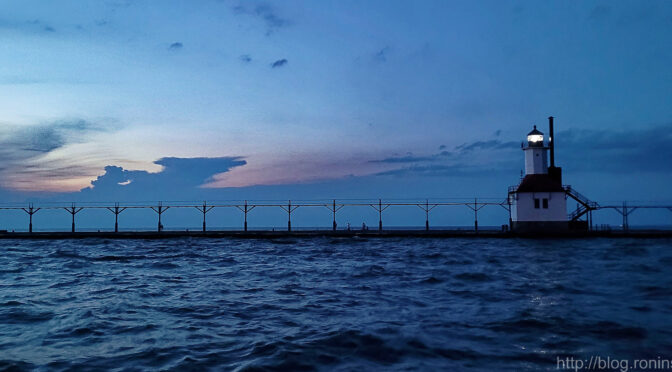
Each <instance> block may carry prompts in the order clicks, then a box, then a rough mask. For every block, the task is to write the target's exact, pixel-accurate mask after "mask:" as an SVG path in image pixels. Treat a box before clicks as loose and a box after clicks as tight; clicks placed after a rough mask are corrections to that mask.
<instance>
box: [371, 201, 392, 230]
mask: <svg viewBox="0 0 672 372" xmlns="http://www.w3.org/2000/svg"><path fill="white" fill-rule="evenodd" d="M369 205H370V206H371V207H372V208H373V209H375V210H376V212H378V231H383V211H384V210H386V209H387V208H388V207H389V206H390V204H386V205H385V206H384V207H383V201H382V200H381V199H378V204H369Z"/></svg>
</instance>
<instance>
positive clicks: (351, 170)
mask: <svg viewBox="0 0 672 372" xmlns="http://www.w3.org/2000/svg"><path fill="white" fill-rule="evenodd" d="M0 6H1V7H2V9H3V11H2V12H1V13H0V198H2V199H4V201H3V203H4V205H15V204H21V205H23V204H25V203H27V202H29V201H34V202H36V203H38V202H57V201H58V202H71V201H75V202H83V201H90V202H93V201H97V202H113V201H119V202H126V201H134V202H140V201H151V202H156V201H160V200H162V201H164V202H168V201H171V200H204V199H207V200H243V199H248V200H257V199H278V200H285V199H333V198H336V199H346V198H365V199H378V198H387V199H420V200H424V199H425V198H434V199H438V198H443V199H448V198H467V199H473V198H474V197H479V198H492V199H493V200H494V199H502V200H503V199H504V198H505V197H506V191H507V187H508V186H510V185H515V184H516V183H517V182H519V180H520V171H521V169H522V168H523V154H522V151H520V142H521V141H522V140H523V139H524V138H525V135H526V134H527V132H529V131H530V130H531V128H532V125H538V126H539V128H540V129H541V130H542V131H544V132H547V130H546V128H547V117H548V116H549V115H553V116H554V117H556V121H555V123H556V146H557V150H556V159H557V163H558V165H560V166H562V167H563V169H564V182H565V183H567V184H571V185H572V186H573V187H574V188H576V189H578V190H579V191H581V192H582V193H583V194H585V195H587V196H588V197H590V198H591V199H593V200H597V201H599V202H603V203H616V202H618V203H620V202H621V201H623V200H629V201H633V202H638V201H641V202H652V201H661V202H664V201H672V191H671V190H672V188H670V186H669V185H670V184H671V182H672V172H671V171H672V162H671V161H670V160H671V159H672V134H671V133H672V131H671V129H672V105H670V102H672V69H670V67H669V66H672V48H670V45H672V2H670V1H654V0H652V1H544V2H541V1H468V2H465V1H460V2H457V1H429V0H426V1H389V0H385V1H326V0H325V1H319V2H318V1H282V2H281V1H275V2H271V1H254V0H251V1H234V0H231V1H226V0H200V1H145V0H137V1H131V0H110V1H95V2H94V1H83V0H80V1H46V0H44V1H35V0H23V1H0ZM569 207H570V209H571V208H573V206H571V203H570V205H569ZM280 212H281V211H280ZM420 212H421V211H420ZM21 213H22V212H21ZM62 213H65V212H62ZM357 213H360V212H352V217H349V218H351V219H352V222H353V223H360V222H361V220H362V218H369V219H370V218H373V217H360V215H358V214H357ZM361 213H363V212H361ZM361 213H360V214H361ZM367 213H368V212H367ZM441 213H443V214H444V216H443V217H442V218H443V219H439V220H440V221H441V222H440V223H444V224H463V225H468V224H469V223H470V218H471V217H469V216H470V215H469V211H460V212H455V213H453V212H448V211H446V212H441ZM441 213H438V214H441ZM502 213H503V212H502V211H497V212H494V211H493V212H492V217H490V220H488V222H489V223H491V224H493V225H499V224H500V222H501V223H506V219H507V217H506V215H505V214H502ZM600 213H604V218H603V221H606V222H605V223H618V222H619V221H620V220H619V218H620V216H618V215H617V214H615V213H611V214H609V212H600ZM638 213H639V214H640V215H641V219H640V220H639V221H640V222H642V223H664V224H672V214H670V213H669V212H665V213H667V214H665V213H662V214H656V213H657V212H646V213H645V212H638ZM398 214H399V216H398V219H397V220H396V221H395V222H396V223H398V224H401V225H408V224H413V223H414V222H415V220H416V219H417V216H415V215H413V213H409V214H408V216H410V217H405V216H406V214H405V213H398ZM463 214H464V215H463ZM411 215H412V216H411ZM17 216H18V217H17ZM367 216H368V215H367ZM373 216H374V217H375V214H374V215H373ZM485 216H486V217H484V218H486V219H487V218H488V217H487V216H488V213H487V212H486V213H485ZM61 217H62V216H61ZM61 217H58V218H56V217H54V218H53V219H54V220H56V219H63V220H64V221H65V224H66V225H67V223H68V222H69V221H68V216H67V215H65V217H64V218H61ZM145 217H146V218H147V224H149V221H150V220H151V219H152V218H154V217H153V216H151V215H150V216H144V217H142V218H145ZM281 217H282V216H280V217H278V218H279V219H278V218H276V217H264V218H261V217H260V219H259V220H258V223H260V224H262V225H266V226H270V225H273V224H276V223H277V225H282V224H283V223H284V222H283V221H284V220H282V218H281ZM101 218H103V217H101ZM105 218H109V217H105ZM138 218H140V217H138ZM186 218H187V217H185V219H186ZM188 218H192V216H189V217H188ZM231 218H232V219H233V218H234V217H231ZM235 218H237V217H235ZM299 218H300V217H299ZM312 218H313V216H312V215H310V214H309V213H305V216H304V219H305V221H306V223H310V221H311V219H312ZM320 218H322V217H320ZM18 219H21V220H20V221H19V222H17V221H18ZM23 219H25V216H23V215H21V214H18V215H17V214H14V212H11V211H10V212H5V213H1V212H0V224H3V225H5V226H9V227H10V228H13V227H14V224H18V225H22V224H23V222H24V221H23ZM51 219H52V218H47V217H43V223H47V221H51ZM633 219H635V221H636V217H635V216H634V215H633ZM633 219H631V223H634V222H635V221H633ZM90 220H95V219H90ZM131 221H132V219H131ZM152 221H153V220H152ZM185 221H186V220H185ZM661 221H662V222H661ZM194 222H195V223H198V219H197V218H195V219H194ZM371 222H372V223H370V224H374V223H375V222H373V221H371ZM423 222H424V221H421V223H420V224H422V223H423ZM91 223H92V225H91V226H96V225H95V224H96V223H98V222H91ZM143 223H144V222H143ZM175 223H177V224H179V223H182V222H179V223H178V222H175ZM236 223H237V222H236ZM329 223H330V221H329V219H328V213H327V217H325V224H327V225H328V224H329ZM222 224H226V223H225V222H222ZM18 225H17V228H19V227H18Z"/></svg>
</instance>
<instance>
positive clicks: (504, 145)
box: [455, 139, 519, 152]
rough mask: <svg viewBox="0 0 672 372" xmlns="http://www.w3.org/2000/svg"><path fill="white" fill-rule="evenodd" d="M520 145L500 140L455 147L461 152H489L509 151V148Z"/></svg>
mask: <svg viewBox="0 0 672 372" xmlns="http://www.w3.org/2000/svg"><path fill="white" fill-rule="evenodd" d="M518 144H519V143H518V142H515V141H509V142H502V141H500V140H497V139H494V140H488V141H476V142H472V143H464V144H462V145H459V146H457V147H455V149H456V150H459V151H460V152H469V151H474V150H489V149H508V148H516V146H517V145H518Z"/></svg>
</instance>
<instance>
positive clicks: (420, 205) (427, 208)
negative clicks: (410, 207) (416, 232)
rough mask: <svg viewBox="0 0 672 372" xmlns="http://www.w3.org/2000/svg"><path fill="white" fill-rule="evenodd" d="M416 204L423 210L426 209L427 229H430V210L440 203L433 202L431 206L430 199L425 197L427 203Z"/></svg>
mask: <svg viewBox="0 0 672 372" xmlns="http://www.w3.org/2000/svg"><path fill="white" fill-rule="evenodd" d="M416 205H417V206H418V207H420V209H422V210H423V211H425V231H429V212H430V211H431V210H432V209H434V208H436V206H437V205H438V204H432V205H431V206H430V204H429V200H428V199H425V204H416Z"/></svg>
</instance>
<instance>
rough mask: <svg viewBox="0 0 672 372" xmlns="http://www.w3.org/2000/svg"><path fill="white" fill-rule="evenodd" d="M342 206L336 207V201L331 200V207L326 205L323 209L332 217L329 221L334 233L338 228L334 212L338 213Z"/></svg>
mask: <svg viewBox="0 0 672 372" xmlns="http://www.w3.org/2000/svg"><path fill="white" fill-rule="evenodd" d="M343 206H344V205H339V206H338V207H337V206H336V199H334V200H333V202H332V204H331V206H330V205H329V204H326V205H325V207H327V209H329V211H331V215H332V220H331V230H332V231H336V229H337V228H338V224H337V223H336V212H338V211H339V210H340V209H341V208H343Z"/></svg>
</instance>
